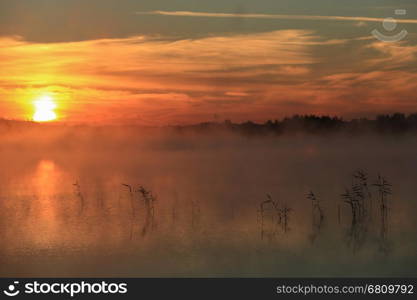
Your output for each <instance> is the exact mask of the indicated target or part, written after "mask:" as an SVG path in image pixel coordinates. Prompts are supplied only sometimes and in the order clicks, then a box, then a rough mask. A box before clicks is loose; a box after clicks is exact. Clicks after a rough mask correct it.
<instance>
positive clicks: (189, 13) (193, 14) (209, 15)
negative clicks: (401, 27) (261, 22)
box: [136, 10, 417, 24]
mask: <svg viewBox="0 0 417 300" xmlns="http://www.w3.org/2000/svg"><path fill="white" fill-rule="evenodd" d="M136 14H138V15H162V16H176V17H206V18H245V19H277V20H309V21H348V22H356V23H358V22H383V21H384V20H385V18H370V17H346V16H313V15H280V14H243V13H211V12H192V11H162V10H154V11H149V12H136ZM397 23H404V24H417V20H416V19H398V20H397Z"/></svg>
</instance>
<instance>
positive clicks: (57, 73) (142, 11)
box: [0, 0, 417, 125]
mask: <svg viewBox="0 0 417 300" xmlns="http://www.w3.org/2000/svg"><path fill="white" fill-rule="evenodd" d="M397 9H404V10H406V12H407V14H406V15H395V10H397ZM387 17H394V18H395V19H396V20H398V23H397V28H395V29H393V30H392V31H391V32H390V31H387V30H386V29H385V28H384V27H383V23H382V21H383V20H384V19H385V18H387ZM374 29H377V30H379V32H380V33H381V34H384V35H386V36H393V35H396V34H398V33H400V32H401V31H403V30H406V31H407V32H408V35H407V36H406V37H405V38H404V39H403V40H401V41H400V42H393V43H392V42H384V41H380V40H378V39H376V38H375V37H374V36H373V35H372V33H371V32H372V31H373V30H374ZM416 95H417V3H416V1H415V0H349V1H347V0H346V1H343V0H339V1H335V0H314V1H313V0H256V1H250V0H234V1H225V0H211V1H197V0H88V1H86V0H0V118H7V119H18V120H33V119H36V118H38V119H39V120H42V118H43V119H45V120H49V119H51V120H52V119H55V118H56V120H57V121H63V122H77V123H78V122H86V123H88V122H92V123H98V124H101V123H102V124H116V123H117V124H119V123H121V124H123V123H126V124H127V123H137V124H144V125H165V124H189V123H196V122H203V121H212V120H224V119H231V120H233V121H235V122H241V121H246V120H249V119H250V120H254V121H265V120H267V119H276V118H282V117H285V116H289V115H293V114H310V113H314V114H331V115H339V116H343V117H345V118H353V117H362V116H368V117H373V116H374V115H376V114H378V113H388V112H397V111H399V112H405V113H411V112H417V96H416ZM52 113H53V114H52ZM39 116H40V117H39Z"/></svg>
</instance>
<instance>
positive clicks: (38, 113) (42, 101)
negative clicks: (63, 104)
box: [33, 96, 57, 122]
mask: <svg viewBox="0 0 417 300" xmlns="http://www.w3.org/2000/svg"><path fill="white" fill-rule="evenodd" d="M34 105H35V114H34V115H33V120H34V121H36V122H48V121H53V120H55V119H56V118H57V115H56V113H55V112H54V109H55V108H56V104H55V103H54V100H53V98H52V97H50V96H44V97H42V98H39V99H38V100H36V101H35V102H34Z"/></svg>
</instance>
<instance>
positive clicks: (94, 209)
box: [0, 124, 417, 277]
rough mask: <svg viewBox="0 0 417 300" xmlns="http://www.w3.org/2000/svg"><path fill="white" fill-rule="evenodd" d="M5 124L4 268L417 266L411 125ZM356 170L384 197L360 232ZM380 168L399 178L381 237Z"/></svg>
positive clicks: (392, 270) (1, 155) (330, 271)
mask: <svg viewBox="0 0 417 300" xmlns="http://www.w3.org/2000/svg"><path fill="white" fill-rule="evenodd" d="M1 134H2V143H1V144H0V165H1V168H0V242H1V245H2V247H0V264H1V265H2V267H1V270H0V274H1V275H2V276H9V277H12V276H35V277H36V276H39V277H48V276H65V277H71V276H87V277H89V276H91V277H94V276H100V277H116V276H124V277H190V276H192V277H212V276H220V277H232V276H240V277H277V276H287V277H291V276H313V277H317V276H320V277H323V276H416V275H417V273H416V270H417V268H416V267H417V258H416V256H415V253H416V251H417V239H416V236H417V235H416V233H417V226H416V225H417V221H416V218H415V213H416V209H417V203H416V200H415V199H416V195H417V185H416V184H415V180H416V172H415V170H416V169H417V158H416V156H415V153H416V151H417V141H416V139H415V136H413V135H378V134H374V133H371V132H369V133H366V134H363V135H359V136H349V135H345V134H339V133H335V134H331V135H317V134H296V135H282V136H275V135H260V136H247V135H242V134H237V133H235V132H230V131H226V130H215V131H210V132H206V133H198V132H182V131H181V132H180V131H177V130H174V129H172V128H143V127H135V126H118V127H115V126H113V127H111V126H108V127H93V126H69V125H68V126H66V125H35V124H33V125H27V126H25V127H22V128H6V127H2V128H1ZM357 170H364V172H366V174H367V176H368V178H369V179H368V182H369V189H370V194H372V200H373V201H374V202H373V203H374V204H373V208H372V209H369V210H368V217H369V222H368V221H367V223H366V228H362V227H361V230H362V232H361V237H360V241H359V240H355V237H352V235H351V234H350V233H349V232H351V231H350V230H351V229H352V216H351V212H350V208H349V205H348V204H347V203H346V202H345V201H344V200H343V198H342V197H341V195H342V194H343V193H344V192H345V190H346V188H349V187H350V186H351V185H352V180H353V179H352V178H353V175H354V174H355V172H356V171H357ZM378 176H383V177H384V178H385V179H386V180H387V181H388V182H389V184H390V186H391V189H392V193H391V194H390V195H389V196H388V198H387V199H388V200H387V201H388V204H389V208H388V217H387V221H388V223H387V228H386V232H385V236H384V237H383V241H381V230H380V227H381V226H380V209H379V206H378V205H379V202H378V201H379V200H378V199H379V196H378V189H377V188H376V187H375V186H374V185H373V184H374V183H375V182H376V181H377V179H378ZM310 192H313V193H314V195H315V196H316V197H317V199H319V201H320V208H321V209H322V211H323V216H324V217H323V220H322V221H321V223H320V228H319V230H317V229H318V227H317V224H316V223H315V216H314V214H315V213H314V210H313V211H312V204H311V201H310V200H309V199H308V197H307V196H308V195H309V193H310ZM268 197H270V198H271V199H273V201H276V203H279V205H280V207H284V206H285V207H286V208H288V215H287V216H286V224H285V226H284V225H283V223H282V220H280V222H281V223H279V224H278V223H275V219H274V212H271V210H268V211H261V204H262V203H263V202H264V201H268V199H269V198H268ZM369 199H371V197H370V198H369ZM280 216H281V215H280ZM349 235H350V236H349ZM352 239H353V240H352ZM381 243H384V246H383V247H382V246H381Z"/></svg>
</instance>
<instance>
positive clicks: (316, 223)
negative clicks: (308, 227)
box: [307, 191, 324, 243]
mask: <svg viewBox="0 0 417 300" xmlns="http://www.w3.org/2000/svg"><path fill="white" fill-rule="evenodd" d="M307 199H308V200H310V201H311V219H312V233H311V235H310V241H311V243H314V242H315V241H316V239H317V238H318V236H319V235H320V232H321V230H322V227H323V222H324V213H323V209H322V207H321V205H320V200H319V199H318V198H317V196H316V195H315V194H314V193H313V191H310V192H309V193H308V194H307Z"/></svg>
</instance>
